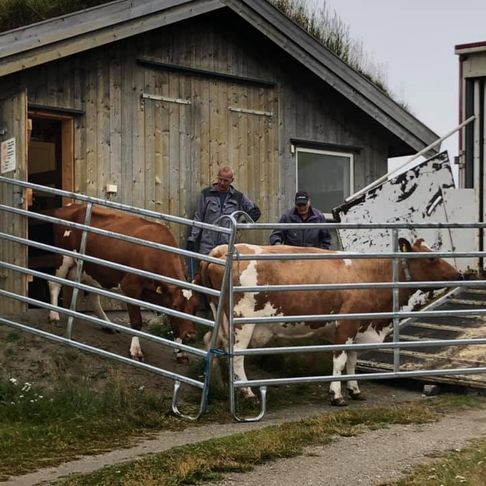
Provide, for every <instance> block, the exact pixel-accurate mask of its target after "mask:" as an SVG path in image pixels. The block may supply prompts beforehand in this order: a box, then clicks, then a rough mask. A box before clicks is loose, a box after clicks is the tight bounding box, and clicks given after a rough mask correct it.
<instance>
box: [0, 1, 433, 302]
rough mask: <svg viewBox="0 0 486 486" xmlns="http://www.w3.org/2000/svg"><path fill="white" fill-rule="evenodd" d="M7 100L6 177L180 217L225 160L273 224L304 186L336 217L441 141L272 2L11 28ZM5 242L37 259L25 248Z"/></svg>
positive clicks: (96, 15) (1, 55)
mask: <svg viewBox="0 0 486 486" xmlns="http://www.w3.org/2000/svg"><path fill="white" fill-rule="evenodd" d="M0 108H1V115H0V141H2V142H7V143H5V144H4V146H5V147H6V148H5V150H6V152H7V151H8V150H9V151H10V156H7V155H5V163H2V176H6V177H12V178H15V179H20V180H26V181H30V182H34V183H38V184H42V185H47V186H51V187H56V188H61V189H65V190H68V191H76V192H80V193H83V194H87V195H92V196H96V197H102V198H109V199H111V200H114V201H119V202H123V203H127V204H132V205H135V206H141V207H145V208H149V209H152V210H156V211H159V212H163V213H170V214H173V215H178V216H185V217H191V216H192V214H193V211H194V207H195V202H196V198H197V195H198V193H199V191H200V190H201V188H202V187H204V186H206V185H208V183H209V182H210V181H211V180H212V178H213V177H214V176H215V174H216V172H217V167H218V165H220V164H229V165H231V166H233V167H234V169H235V183H236V186H237V187H238V189H240V190H242V191H244V192H246V193H247V194H248V195H249V196H250V197H251V198H252V199H253V200H254V201H256V202H257V204H258V205H259V206H260V208H261V209H262V213H263V216H262V219H261V221H264V222H271V221H277V219H278V217H279V215H280V213H281V211H282V210H283V209H284V208H286V207H288V206H289V205H291V204H292V197H293V194H294V193H295V191H296V189H298V188H299V189H306V190H307V191H309V192H310V193H311V195H312V198H313V202H314V204H315V205H316V206H317V207H319V208H320V209H321V210H323V211H325V212H330V210H331V209H332V208H333V207H334V206H336V205H337V204H339V203H340V202H342V201H343V199H344V198H345V197H346V196H348V195H350V194H351V193H353V192H354V191H356V190H358V189H359V188H361V187H363V186H365V185H367V184H368V183H370V182H372V181H373V180H375V179H376V178H377V177H379V176H380V175H382V174H384V173H385V172H386V169H387V159H388V158H389V157H394V156H402V155H409V154H414V153H415V152H417V151H419V150H421V149H423V148H424V147H426V146H427V145H429V144H430V143H432V142H433V141H434V140H436V139H437V138H438V137H437V135H436V134H434V133H433V132H432V131H431V130H430V129H428V128H427V127H426V126H425V125H424V124H422V123H421V122H420V121H419V120H417V119H416V118H415V117H414V116H412V115H411V114H410V113H409V112H408V111H406V110H405V109H404V108H402V107H401V106H400V105H398V104H397V103H396V102H395V101H393V100H392V99H391V98H390V97H389V96H387V95H386V94H385V93H384V92H382V91H381V90H380V89H378V88H377V87H376V86H375V85H373V84H372V83H371V82H369V81H368V80H367V79H366V78H365V77H364V76H362V75H361V74H359V73H358V72H356V71H355V70H353V69H352V68H350V67H349V66H348V65H347V64H345V63H344V62H342V61H341V60H340V59H339V58H337V57H336V56H335V55H334V54H332V53H331V52H330V51H329V50H327V49H326V48H325V47H323V46H322V45H321V44H319V43H318V42H317V41H316V40H315V39H314V38H313V37H311V36H310V35H308V34H307V33H306V32H304V31H303V30H302V29H301V28H299V27H298V26H297V25H296V24H295V23H294V22H293V21H291V20H290V19H289V18H287V17H286V16H285V15H283V14H282V13H281V12H280V11H279V10H277V9H276V8H275V7H274V6H273V5H272V4H271V3H269V2H267V1H264V0H163V1H160V0H118V1H115V2H112V3H109V4H104V5H101V6H98V7H94V8H91V9H87V10H84V11H80V12H76V13H73V14H69V15H65V16H63V17H59V18H55V19H52V20H47V21H44V22H41V23H39V24H35V25H31V26H27V27H22V28H19V29H15V30H13V31H9V32H6V33H3V34H1V35H0ZM12 153H13V156H12ZM2 162H4V161H3V159H2ZM0 196H1V201H2V204H14V205H16V206H18V207H24V208H27V207H28V204H32V205H31V206H30V208H31V209H42V208H49V207H53V206H57V205H60V204H62V201H61V200H59V198H54V197H52V198H50V197H46V196H45V195H40V194H34V197H33V200H32V201H29V198H28V197H25V196H26V194H23V193H22V191H21V190H19V189H18V188H17V189H14V188H12V187H8V186H6V185H4V184H0ZM0 226H1V231H2V232H6V233H9V234H15V235H19V236H22V237H26V236H27V235H32V234H34V232H35V231H39V230H38V228H37V229H36V228H34V227H31V228H30V229H29V228H28V225H27V223H26V222H25V221H24V220H23V219H21V218H20V217H16V216H12V215H9V214H6V213H5V214H2V222H1V223H0ZM184 236H185V235H184V234H182V232H180V233H179V234H178V237H179V238H180V239H182V238H183V237H184ZM0 253H1V255H0V258H1V259H2V260H4V261H10V262H15V263H16V264H18V265H22V266H30V267H31V268H34V267H35V268H39V267H42V264H41V263H39V261H38V260H36V255H35V254H33V253H32V252H31V253H30V255H29V253H28V251H27V249H26V248H25V247H23V246H19V245H15V244H2V247H1V250H0ZM9 275H10V278H9ZM27 280H28V279H27V277H26V276H22V275H16V276H15V278H12V277H11V274H10V273H9V272H8V271H2V273H1V275H0V286H1V287H2V288H4V289H7V290H9V291H14V292H16V293H20V294H22V295H25V294H27V292H28V282H27ZM22 305H23V304H19V303H14V302H12V301H9V303H8V304H5V305H4V307H5V306H6V310H8V311H12V310H18V309H19V308H21V306H22ZM19 306H20V307H19Z"/></svg>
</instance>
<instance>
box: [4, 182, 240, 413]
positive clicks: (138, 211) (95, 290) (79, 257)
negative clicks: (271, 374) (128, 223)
mask: <svg viewBox="0 0 486 486" xmlns="http://www.w3.org/2000/svg"><path fill="white" fill-rule="evenodd" d="M0 183H2V184H5V185H15V186H20V187H21V188H23V189H32V190H36V191H40V192H44V193H48V194H53V195H57V196H62V197H65V198H71V199H75V200H79V201H81V202H84V203H86V204H87V212H86V218H85V224H80V223H75V222H71V221H65V220H62V219H59V218H56V217H53V216H49V215H46V214H42V213H35V212H32V211H28V210H26V209H22V208H21V207H14V206H9V205H5V204H0V214H2V215H3V214H6V213H9V214H14V215H17V216H19V217H23V218H32V219H36V220H39V221H42V222H47V223H53V224H59V225H62V226H63V227H69V228H74V229H77V230H80V231H82V243H81V247H80V251H79V252H77V251H70V250H64V249H62V248H58V247H55V246H52V245H48V244H45V243H40V242H37V241H33V240H29V239H26V238H22V237H20V236H16V235H13V234H8V233H5V232H1V231H0V240H2V241H8V242H12V243H15V244H19V245H23V246H28V247H33V248H37V249H40V250H43V251H47V252H49V253H52V254H59V255H62V256H70V257H72V258H73V259H74V261H76V262H77V265H78V272H77V273H78V275H77V279H76V280H71V279H68V278H61V277H56V276H54V275H50V274H47V273H43V272H40V271H37V270H34V269H29V268H25V267H22V266H19V265H16V264H13V263H9V262H7V261H0V269H5V270H9V271H12V272H16V273H17V274H22V275H30V276H32V277H37V278H40V279H43V280H46V281H50V282H54V283H57V284H59V285H61V286H67V287H70V288H72V289H73V296H72V300H71V304H70V306H69V308H64V307H60V306H56V305H52V304H50V303H47V302H43V301H41V300H37V299H32V298H30V297H27V296H25V295H19V294H15V293H12V292H9V291H7V290H5V289H1V288H0V296H2V297H4V298H8V299H12V300H15V301H18V302H22V303H24V304H26V305H31V306H36V307H40V308H43V309H46V310H50V311H55V312H58V313H60V314H63V315H65V316H67V317H68V322H67V327H66V336H65V337H64V336H59V335H58V334H54V333H50V332H46V331H43V330H41V329H38V328H35V327H32V326H28V325H26V324H23V323H21V322H17V321H15V320H13V319H11V318H10V319H9V318H6V316H4V317H2V316H0V324H3V325H6V326H9V327H12V328H15V329H18V330H21V331H23V332H28V333H31V334H34V335H37V336H40V337H42V338H45V339H48V340H50V341H54V342H57V343H61V344H64V345H67V346H70V347H74V348H76V349H79V350H82V351H85V352H89V353H94V354H97V355H99V356H103V357H106V358H110V359H112V360H115V361H118V362H121V363H124V364H127V365H130V366H134V367H136V368H140V369H144V370H147V371H150V372H152V373H155V374H156V375H158V376H161V377H164V378H169V379H171V380H173V381H174V393H173V399H172V410H173V411H174V412H175V413H176V414H178V415H180V416H183V417H186V418H189V419H197V418H198V417H199V416H200V415H201V413H203V412H204V411H205V410H206V408H207V395H208V387H209V379H210V374H207V375H206V376H205V378H204V379H203V380H202V381H201V380H196V379H193V378H190V377H188V376H184V375H182V374H180V373H174V372H172V371H169V370H166V369H162V368H159V367H157V366H153V365H150V364H147V363H143V362H140V361H136V360H133V359H129V358H127V357H124V356H121V355H119V354H115V353H111V352H109V351H106V350H103V349H100V348H97V347H94V346H90V345H87V344H84V343H81V342H78V341H76V340H74V339H73V338H72V333H71V328H72V323H73V319H74V318H81V319H83V320H85V321H88V322H90V323H92V324H95V325H97V326H101V327H104V328H110V329H113V330H116V331H119V332H122V333H124V334H127V335H130V336H136V337H140V338H144V339H146V340H149V341H152V342H155V343H157V344H160V345H161V346H163V347H166V348H170V349H173V350H176V351H178V352H184V353H189V354H192V355H194V356H196V357H200V358H203V359H205V360H206V361H207V362H208V364H207V366H206V368H210V367H211V361H212V359H213V355H212V354H211V353H210V352H209V351H204V350H202V349H199V348H197V347H193V346H189V345H187V344H183V343H182V342H176V341H173V340H170V339H165V338H162V337H158V336H155V335H153V334H150V333H146V332H143V331H137V330H135V329H131V328H129V327H125V326H122V325H119V324H116V323H114V322H111V321H106V320H104V319H100V318H98V317H94V316H90V315H86V314H82V313H80V312H77V311H76V300H77V292H78V291H79V290H82V291H86V292H90V293H92V294H95V295H97V296H103V297H107V298H110V299H115V300H117V301H120V302H123V303H125V304H131V305H137V306H140V307H143V308H145V309H149V310H152V311H154V312H157V313H163V314H166V315H168V316H172V317H177V318H183V319H187V320H190V321H192V322H194V323H195V324H199V325H203V326H205V327H208V328H214V326H215V321H214V320H211V319H206V318H203V317H199V316H196V315H190V314H186V313H184V312H181V311H178V310H175V309H171V308H168V307H165V306H160V305H156V304H151V303H149V302H145V301H142V300H139V299H134V298H131V297H128V296H125V295H121V294H119V293H115V292H113V291H111V290H107V289H103V288H100V287H94V286H91V285H88V284H86V283H82V282H81V280H80V279H81V268H82V264H83V263H84V262H89V263H91V264H97V265H103V266H106V267H109V268H111V269H115V270H119V271H122V272H127V273H131V274H134V275H138V276H140V277H143V278H147V279H151V280H154V281H159V282H162V283H166V284H169V285H176V286H178V287H180V288H183V289H187V290H191V291H195V292H198V293H201V294H206V295H209V296H216V297H218V296H219V295H220V291H219V290H213V289H208V288H206V287H202V286H199V285H195V284H193V283H191V282H187V281H185V280H178V279H174V278H171V277H166V276H163V275H159V274H156V273H153V272H148V271H144V270H140V269H137V268H132V267H129V266H126V265H122V264H119V263H115V262H111V261H107V260H102V259H99V258H96V257H94V256H91V255H87V254H85V253H84V251H85V249H84V246H85V243H86V237H87V235H88V233H93V234H97V235H101V236H105V237H109V238H114V239H117V240H120V241H126V242H129V243H132V244H136V245H140V246H141V247H148V248H152V249H157V250H162V251H164V252H168V253H171V254H175V255H178V256H179V257H191V258H195V259H198V260H201V261H207V262H211V263H214V264H218V265H222V264H223V262H221V260H219V259H216V258H212V257H210V256H207V255H200V254H198V253H194V252H190V251H187V250H182V249H180V248H176V247H172V246H168V245H163V244H159V243H154V242H151V241H145V240H142V239H140V238H135V237H132V236H128V235H123V234H119V233H113V232H111V231H106V230H103V229H101V228H96V227H93V226H90V217H91V211H92V210H91V208H92V206H93V205H94V204H97V205H101V206H105V207H108V208H112V209H116V210H119V211H125V212H127V213H131V214H135V215H138V216H143V217H149V218H152V219H156V220H158V221H166V222H171V223H174V224H180V225H185V226H187V227H193V226H196V227H200V228H202V229H211V231H216V232H220V233H223V234H230V235H231V234H232V232H233V230H232V229H229V228H226V227H222V226H221V225H209V224H206V223H200V222H195V221H192V220H188V219H185V218H179V217H174V216H171V215H166V214H161V213H157V212H155V211H150V210H146V209H142V208H136V207H132V206H128V205H124V204H119V203H115V202H113V201H106V200H102V199H98V198H94V197H89V196H85V195H81V194H77V193H72V192H68V191H63V190H59V189H53V188H49V187H45V186H40V185H38V184H32V183H27V182H23V181H17V180H13V179H9V178H5V177H0ZM0 202H1V201H0ZM182 383H184V384H187V385H190V386H194V387H196V388H198V389H200V390H201V400H200V404H199V411H198V412H197V414H196V415H194V416H191V415H188V414H184V413H182V412H181V411H180V410H179V406H178V403H177V402H178V397H179V394H180V389H181V384H182Z"/></svg>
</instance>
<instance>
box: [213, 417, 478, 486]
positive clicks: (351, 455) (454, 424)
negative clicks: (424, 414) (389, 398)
mask: <svg viewBox="0 0 486 486" xmlns="http://www.w3.org/2000/svg"><path fill="white" fill-rule="evenodd" d="M481 436H483V437H484V436H486V412H485V411H484V410H474V411H468V412H461V413H457V414H455V415H450V416H447V417H444V418H443V419H442V420H440V421H439V422H434V423H430V424H425V425H393V426H391V427H389V428H387V429H380V430H370V431H367V432H365V433H363V434H361V435H358V436H355V437H338V438H336V439H335V440H334V441H333V442H332V443H330V444H328V445H325V446H318V447H309V448H308V449H307V450H306V455H304V456H299V457H294V458H290V459H282V460H279V461H275V462H272V463H268V464H266V465H261V466H257V467H256V468H255V469H254V470H253V471H252V472H250V473H246V474H239V473H238V474H235V473H233V474H231V475H228V476H227V477H226V478H225V479H224V480H223V481H220V482H218V483H211V484H212V485H214V486H216V485H217V486H230V485H231V486H234V485H235V484H238V485H239V486H240V485H241V486H253V485H255V486H257V485H258V486H260V485H262V484H264V485H265V486H284V485H296V484H305V485H306V486H313V485H316V486H317V485H322V484H327V485H330V486H331V485H332V486H349V485H350V484H359V485H360V486H372V485H379V484H382V483H383V482H385V481H387V482H388V481H393V480H397V479H399V478H400V477H401V476H402V474H403V473H404V472H405V471H406V470H407V468H409V467H411V466H414V465H417V464H423V463H425V462H427V461H430V460H431V459H430V455H431V454H432V453H437V452H444V451H448V450H452V449H461V448H463V447H464V446H466V445H467V442H468V440H470V439H472V438H477V437H481ZM207 484H208V486H211V485H210V484H209V483H207Z"/></svg>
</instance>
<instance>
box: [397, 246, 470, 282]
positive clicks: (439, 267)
mask: <svg viewBox="0 0 486 486" xmlns="http://www.w3.org/2000/svg"><path fill="white" fill-rule="evenodd" d="M399 244H400V250H401V251H404V252H408V253H412V252H420V253H426V252H431V251H432V250H431V249H430V247H429V246H428V245H427V244H426V243H425V242H424V240H423V239H422V238H420V239H418V240H416V241H415V243H414V244H413V245H412V244H410V242H409V241H408V240H406V239H405V238H400V239H399ZM406 265H408V268H409V272H410V275H411V277H412V280H414V281H418V282H423V281H427V280H428V281H437V280H462V279H463V277H462V274H461V272H460V271H459V270H457V268H455V267H454V266H453V265H451V264H450V263H449V262H447V261H446V260H444V259H442V258H438V257H435V256H432V257H431V258H408V259H407V262H406ZM428 290H430V289H428Z"/></svg>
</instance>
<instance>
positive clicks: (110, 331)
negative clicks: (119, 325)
mask: <svg viewBox="0 0 486 486" xmlns="http://www.w3.org/2000/svg"><path fill="white" fill-rule="evenodd" d="M101 330H102V331H103V332H105V333H106V334H119V333H120V331H118V330H117V329H113V328H111V327H102V328H101Z"/></svg>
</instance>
